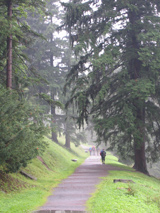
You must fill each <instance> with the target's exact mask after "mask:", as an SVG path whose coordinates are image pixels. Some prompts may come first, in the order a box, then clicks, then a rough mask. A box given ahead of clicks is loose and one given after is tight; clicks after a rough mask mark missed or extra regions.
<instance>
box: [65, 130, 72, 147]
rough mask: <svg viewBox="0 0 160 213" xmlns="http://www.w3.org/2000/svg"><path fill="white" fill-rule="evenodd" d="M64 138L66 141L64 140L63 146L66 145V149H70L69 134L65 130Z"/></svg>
mask: <svg viewBox="0 0 160 213" xmlns="http://www.w3.org/2000/svg"><path fill="white" fill-rule="evenodd" d="M65 139H66V141H65V147H67V148H68V149H70V148H71V146H70V142H71V139H70V135H69V133H68V132H66V136H65Z"/></svg>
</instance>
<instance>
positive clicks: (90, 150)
mask: <svg viewBox="0 0 160 213" xmlns="http://www.w3.org/2000/svg"><path fill="white" fill-rule="evenodd" d="M89 152H90V155H92V147H89Z"/></svg>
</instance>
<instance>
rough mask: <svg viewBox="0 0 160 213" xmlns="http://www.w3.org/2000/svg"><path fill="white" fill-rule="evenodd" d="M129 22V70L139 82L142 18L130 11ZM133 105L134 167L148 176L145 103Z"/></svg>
mask: <svg viewBox="0 0 160 213" xmlns="http://www.w3.org/2000/svg"><path fill="white" fill-rule="evenodd" d="M128 17H129V21H130V24H131V31H130V41H129V43H128V48H131V47H132V48H133V50H134V55H133V56H132V57H131V58H130V61H129V70H130V73H129V74H130V78H131V80H135V82H137V81H138V80H140V79H141V69H142V63H141V61H140V60H139V54H138V51H139V46H140V44H139V41H138V40H137V34H138V33H139V32H138V30H135V29H137V28H136V24H137V21H139V18H140V16H139V15H138V14H136V13H135V11H131V10H129V12H128ZM133 105H134V106H135V109H136V110H135V112H133V113H134V114H135V118H136V120H135V128H136V133H134V136H133V137H134V167H133V168H135V169H136V170H137V171H140V172H143V173H144V174H148V171H147V164H146V157H145V101H144V99H143V97H142V98H140V97H137V98H134V99H133Z"/></svg>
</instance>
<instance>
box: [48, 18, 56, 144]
mask: <svg viewBox="0 0 160 213" xmlns="http://www.w3.org/2000/svg"><path fill="white" fill-rule="evenodd" d="M51 24H52V16H51ZM52 42H53V33H52V32H51V46H52ZM50 66H51V67H53V52H52V50H50ZM54 95H55V94H54V88H52V87H51V99H52V100H55V98H54ZM51 114H52V119H53V122H54V124H55V123H56V112H55V107H54V106H51ZM52 140H53V141H55V142H56V143H58V139H57V133H56V131H53V130H52Z"/></svg>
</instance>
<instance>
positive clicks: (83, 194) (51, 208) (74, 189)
mask: <svg viewBox="0 0 160 213" xmlns="http://www.w3.org/2000/svg"><path fill="white" fill-rule="evenodd" d="M111 169H113V167H111V166H109V165H103V164H102V163H101V161H100V156H90V157H88V158H87V159H86V160H85V162H84V163H83V164H82V165H80V166H79V167H78V168H77V169H76V170H75V172H74V173H73V174H72V175H71V176H69V177H68V178H67V179H65V180H63V181H62V183H60V184H59V185H58V186H57V187H56V188H55V189H54V191H53V194H52V195H51V196H49V197H48V200H47V202H46V203H45V205H44V206H42V207H40V209H39V210H38V211H36V212H39V213H49V212H85V210H86V207H85V204H86V201H87V200H88V199H89V198H90V197H91V193H93V192H95V190H96V185H97V184H98V183H100V181H101V179H100V177H104V176H106V175H107V171H108V170H111Z"/></svg>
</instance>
